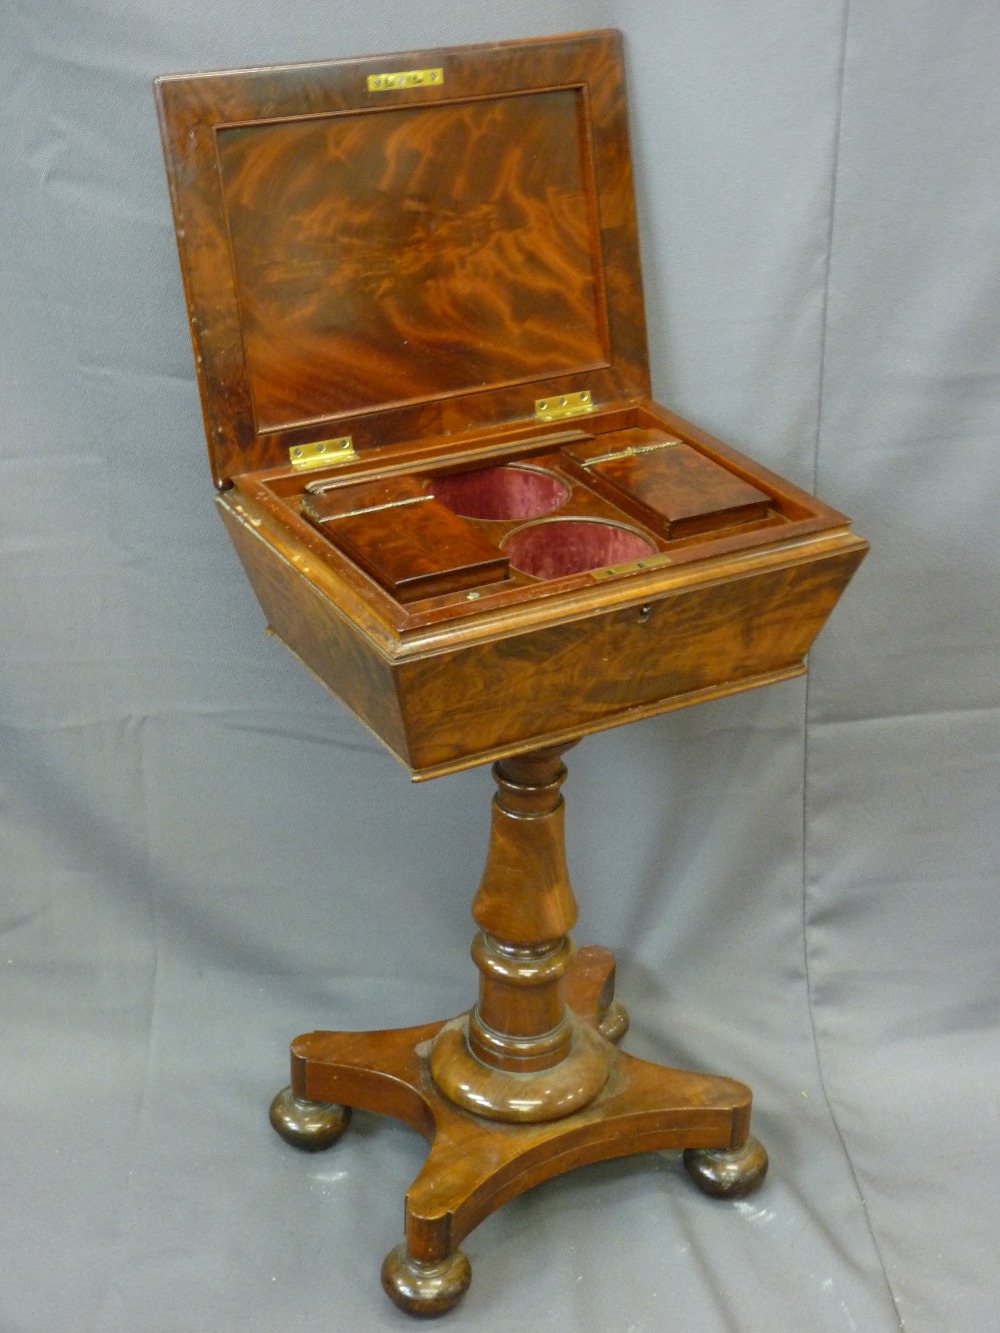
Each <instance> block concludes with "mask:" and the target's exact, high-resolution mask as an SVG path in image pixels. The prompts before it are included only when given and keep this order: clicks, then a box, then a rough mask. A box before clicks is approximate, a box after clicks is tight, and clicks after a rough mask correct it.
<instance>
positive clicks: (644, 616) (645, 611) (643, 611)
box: [637, 602, 653, 625]
mask: <svg viewBox="0 0 1000 1333" xmlns="http://www.w3.org/2000/svg"><path fill="white" fill-rule="evenodd" d="M652 614H653V607H652V604H651V603H650V602H646V603H645V604H644V605H642V606H640V607H639V615H638V617H637V619H638V621H639V624H640V625H645V623H646V621H647V620H648V619H649V617H650V616H651V615H652Z"/></svg>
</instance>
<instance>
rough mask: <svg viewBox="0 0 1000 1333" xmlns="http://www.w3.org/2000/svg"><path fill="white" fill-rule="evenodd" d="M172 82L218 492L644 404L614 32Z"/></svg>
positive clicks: (178, 172) (192, 304)
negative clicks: (489, 430) (337, 446)
mask: <svg viewBox="0 0 1000 1333" xmlns="http://www.w3.org/2000/svg"><path fill="white" fill-rule="evenodd" d="M391 59H392V60H393V61H401V62H402V66H403V67H404V68H408V67H413V68H422V67H423V66H421V65H418V64H414V62H417V61H427V60H432V61H433V63H434V64H435V65H437V66H440V67H442V68H443V71H444V73H443V80H442V82H441V83H440V84H438V85H435V86H434V87H421V88H408V89H398V90H397V89H392V90H389V91H384V92H372V91H370V90H369V89H368V88H367V82H366V81H367V77H368V76H369V75H371V74H378V73H381V72H383V71H384V69H385V60H386V57H385V56H373V57H364V58H360V59H354V60H338V61H327V62H321V63H317V64H307V65H294V66H293V65H288V66H280V67H273V68H264V69H256V70H243V71H234V72H228V73H227V72H220V73H208V74H196V75H174V76H167V77H164V78H161V79H158V80H157V81H156V96H157V102H158V108H159V116H160V124H161V129H162V133H163V140H164V149H165V153H166V159H167V174H168V178H169V180H170V187H171V200H172V203H173V209H174V221H175V225H176V230H177V239H178V247H179V251H180V258H181V268H182V271H183V274H184V286H185V294H186V297H187V303H188V313H189V318H190V325H191V335H192V340H193V343H194V349H195V361H196V366H197V371H198V382H199V387H200V389H201V397H202V407H203V410H204V415H205V426H206V432H207V435H208V445H209V454H210V456H211V459H212V465H213V473H214V476H215V479H216V484H217V485H219V486H225V485H226V484H228V482H229V481H231V480H232V478H233V477H235V476H238V475H240V474H241V473H248V472H255V471H260V470H263V469H267V468H273V467H279V466H282V465H284V464H286V463H287V461H288V450H289V448H290V447H292V446H295V445H301V444H306V443H310V442H311V441H315V440H318V439H324V438H329V437H331V436H340V435H352V436H353V439H354V446H355V449H357V450H358V451H359V452H360V451H365V450H369V449H377V448H381V447H383V446H386V445H393V444H398V443H400V442H402V441H406V440H419V439H422V438H430V437H433V436H436V435H443V434H455V433H457V432H461V431H466V430H469V429H473V428H477V427H481V426H491V425H496V424H498V423H504V422H520V421H523V420H525V419H526V418H528V419H530V417H531V415H532V413H533V410H534V402H535V400H536V399H538V398H542V397H544V396H551V395H555V394H562V393H568V392H574V391H577V390H580V389H587V390H589V391H590V392H591V394H592V395H593V401H594V402H596V403H615V402H628V401H636V400H639V399H645V398H647V397H648V396H649V370H648V361H647V351H646V327H645V315H644V310H643V299H642V282H641V276H640V267H639V248H638V231H637V225H636V216H635V202H634V196H633V189H632V166H631V158H630V154H629V147H628V123H627V111H626V105H625V88H624V83H623V78H622V64H621V40H620V37H619V35H618V34H617V33H614V32H610V31H608V32H597V33H580V34H576V35H574V36H569V37H561V38H541V39H537V40H535V41H531V42H514V43H503V42H501V43H496V44H490V45H488V46H482V47H466V48H450V49H443V50H440V51H431V52H428V51H422V52H419V53H415V52H410V53H405V52H404V53H400V54H397V55H395V56H393V57H391Z"/></svg>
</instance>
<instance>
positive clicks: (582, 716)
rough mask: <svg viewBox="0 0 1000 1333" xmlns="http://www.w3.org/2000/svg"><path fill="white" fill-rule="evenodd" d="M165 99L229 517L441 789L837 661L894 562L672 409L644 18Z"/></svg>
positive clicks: (409, 755) (306, 649)
mask: <svg viewBox="0 0 1000 1333" xmlns="http://www.w3.org/2000/svg"><path fill="white" fill-rule="evenodd" d="M157 97H158V105H159V112H160V120H161V127H162V131H163V137H164V143H165V148H166V157H167V166H168V174H169V177H170V184H171V193H172V198H173V206H174V215H175V222H176V227H177V236H178V244H179V249H180V255H181V264H182V269H183V273H184V281H185V290H186V294H187V302H188V310H189V315H190V323H191V331H192V338H193V342H194V350H195V358H196V364H197V370H198V380H199V384H200V388H201V395H202V404H203V408H204V415H205V426H206V431H207V434H208V442H209V453H210V457H211V461H212V468H213V472H214V477H215V482H216V485H217V487H218V490H219V493H218V496H217V501H218V504H219V507H220V510H221V513H222V517H223V519H224V521H225V524H226V527H227V529H228V531H229V534H230V536H231V538H232V540H233V543H234V545H235V546H236V549H237V551H238V553H239V555H240V558H241V560H242V562H243V565H244V567H245V569H246V572H247V574H248V576H249V578H250V580H251V582H252V584H253V587H254V589H255V591H256V593H257V596H258V598H259V600H260V603H261V606H262V607H263V609H264V613H265V615H266V617H267V620H268V622H269V624H270V625H271V627H272V628H273V629H274V631H275V632H276V633H277V634H278V635H279V636H280V637H281V638H282V639H283V640H284V642H285V643H286V644H287V645H288V646H289V647H290V648H291V649H292V650H293V651H294V652H295V653H296V654H298V656H299V657H300V658H301V659H302V660H303V661H304V662H305V663H306V664H307V665H308V666H309V667H310V668H311V669H312V670H313V671H314V672H315V673H316V675H318V676H319V678H320V679H321V680H322V681H323V682H324V683H325V684H326V685H328V686H329V688H330V689H331V690H333V692H334V693H335V694H337V695H339V697H340V698H341V699H343V700H344V702H345V703H347V704H348V706H349V707H350V708H352V709H353V710H354V712H355V713H356V714H357V715H358V716H359V717H360V718H361V720H362V721H363V722H364V723H365V724H366V725H367V726H368V727H369V728H370V729H371V730H372V731H373V732H374V733H375V734H376V735H377V736H379V737H380V738H381V739H382V740H383V741H384V742H385V743H386V745H388V746H389V748H390V749H391V750H393V751H394V752H395V753H396V754H397V755H398V756H399V758H400V759H401V760H402V761H403V762H404V763H406V764H407V765H408V766H409V767H410V768H411V769H412V770H413V772H414V775H415V776H417V777H430V776H434V775H436V774H439V773H444V772H449V771H452V770H456V769H461V768H465V767H469V766H471V765H473V764H478V763H481V762H483V761H484V760H487V759H491V758H495V757H498V756H502V755H505V754H511V753H515V752H517V751H519V750H524V749H527V748H537V747H538V746H539V745H544V744H547V743H550V742H551V743H558V742H561V741H565V740H568V739H571V738H574V737H577V736H582V735H584V734H586V733H588V732H592V731H597V730H600V729H602V728H604V727H609V726H613V725H617V724H619V723H622V722H627V721H630V720H633V719H635V718H640V717H644V716H648V715H651V714H654V713H657V712H661V711H664V710H667V709H671V708H677V707H681V706H684V705H686V704H690V703H696V702H699V701H701V700H705V699H710V698H713V697H717V696H720V695H724V694H728V693H732V692H734V691H737V690H743V689H749V688H752V687H754V686H758V685H763V684H767V683H769V682H771V681H776V680H782V679H785V678H787V677H790V676H794V675H796V674H799V673H801V672H802V671H803V670H804V669H805V667H804V657H805V654H806V651H807V650H808V648H809V645H810V644H811V642H812V640H813V638H814V637H815V635H816V634H817V632H818V631H819V629H820V627H821V626H822V624H823V622H824V621H825V619H826V617H827V615H828V614H829V612H830V610H831V609H832V607H833V605H834V603H835V602H836V600H837V598H838V597H839V595H840V593H841V591H842V590H843V588H844V586H845V584H846V583H847V581H848V579H849V578H850V576H851V574H852V573H853V571H854V569H855V568H856V567H857V565H858V563H859V562H860V560H861V558H862V556H863V555H864V552H865V550H866V545H865V543H864V542H863V541H862V540H861V539H860V538H858V537H856V536H854V535H853V534H852V533H851V531H850V529H849V525H848V522H847V520H846V519H845V518H844V517H843V516H842V515H840V514H838V513H836V512H835V511H833V510H832V509H829V508H828V507H827V506H825V505H823V504H821V503H820V502H819V501H817V500H815V499H813V498H812V497H811V496H809V495H806V494H804V493H803V492H802V491H800V490H798V489H797V488H796V487H794V486H792V485H791V484H790V483H788V482H786V481H783V480H782V479H781V478H779V477H777V476H775V475H774V474H772V473H770V472H768V471H767V470H766V469H764V468H762V467H760V466H758V465H757V464H755V463H753V462H751V461H750V460H749V459H747V458H745V457H743V456H742V455H740V454H739V453H737V452H736V451H734V450H733V449H730V448H729V447H727V446H726V445H724V444H722V443H720V442H719V441H718V440H715V439H713V438H711V437H710V436H708V435H706V434H705V433H704V432H703V431H701V430H699V429H698V428H697V427H695V426H693V425H691V424H689V423H687V422H685V421H682V420H680V419H679V418H678V417H676V416H675V415H673V414H672V413H670V412H668V411H666V410H665V409H664V408H662V407H660V406H658V405H657V404H656V403H654V402H653V401H652V400H651V394H650V385H649V374H648V366H647V351H646V332H645V320H644V314H643V303H642V283H641V274H640V265H639V250H638V241H637V232H636V218H635V205H634V199H633V190H632V173H631V163H630V157H629V144H628V130H627V123H626V108H625V89H624V80H623V71H622V60H621V48H620V39H619V37H618V35H617V34H616V33H613V32H598V33H588V34H582V35H579V36H572V37H561V38H553V39H544V40H539V41H532V42H518V43H510V44H504V45H495V46H482V47H466V48H456V49H451V50H436V51H424V52H416V53H412V52H411V53H408V54H403V55H397V56H391V57H384V56H383V57H373V58H371V59H358V60H345V61H333V62H329V63H322V64H314V65H300V66H287V67H278V68H270V69H256V70H249V71H240V72H234V73H220V74H205V75H196V76H183V77H177V78H165V79H161V80H159V81H158V82H157Z"/></svg>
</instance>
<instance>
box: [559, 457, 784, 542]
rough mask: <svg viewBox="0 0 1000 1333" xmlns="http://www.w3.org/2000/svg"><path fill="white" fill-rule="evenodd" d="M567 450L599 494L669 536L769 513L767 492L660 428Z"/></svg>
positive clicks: (692, 533)
mask: <svg viewBox="0 0 1000 1333" xmlns="http://www.w3.org/2000/svg"><path fill="white" fill-rule="evenodd" d="M563 453H564V454H565V455H566V457H567V458H568V459H570V460H571V461H573V462H578V463H579V464H580V465H581V467H582V468H583V469H584V470H585V475H586V476H587V480H588V481H589V483H590V485H592V486H593V487H595V489H596V490H597V491H598V493H599V494H602V495H605V496H607V497H608V498H610V499H611V500H613V501H614V502H615V503H616V504H618V505H620V506H621V507H622V509H623V510H624V512H625V513H627V514H631V515H632V516H633V517H634V518H638V519H640V520H641V521H642V522H644V523H647V524H648V525H649V526H650V527H651V528H652V530H653V531H654V532H659V533H662V535H663V536H665V537H691V536H695V535H699V534H701V533H706V532H713V531H717V530H719V529H721V528H728V527H733V526H735V525H736V524H740V523H752V522H754V521H756V520H759V519H763V518H766V517H767V516H768V514H769V513H770V512H771V498H770V496H769V495H767V494H766V493H765V492H764V491H762V490H760V489H759V488H758V487H756V486H751V485H750V484H749V483H748V482H746V481H743V480H742V478H740V477H737V476H734V475H733V473H732V472H729V471H727V469H726V468H724V467H720V465H719V464H718V463H715V462H713V461H712V460H711V459H709V458H706V457H705V455H704V454H702V453H699V452H698V450H696V449H694V448H692V446H691V445H689V444H684V443H683V442H682V441H680V440H678V439H677V438H676V437H674V436H670V435H667V434H666V433H664V432H661V431H655V430H627V431H614V432H612V433H611V434H609V435H602V436H600V437H599V438H598V439H596V440H594V441H591V442H589V443H587V444H578V445H571V446H569V447H567V448H566V449H564V450H563Z"/></svg>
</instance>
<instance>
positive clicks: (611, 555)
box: [503, 518, 656, 579]
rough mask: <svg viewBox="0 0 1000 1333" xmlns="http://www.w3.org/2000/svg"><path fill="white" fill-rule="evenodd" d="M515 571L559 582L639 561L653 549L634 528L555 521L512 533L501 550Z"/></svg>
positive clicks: (586, 521)
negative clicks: (612, 566) (627, 562)
mask: <svg viewBox="0 0 1000 1333" xmlns="http://www.w3.org/2000/svg"><path fill="white" fill-rule="evenodd" d="M503 550H504V554H505V555H506V556H507V558H508V559H509V561H510V563H511V565H512V566H513V568H514V569H518V570H520V571H521V573H522V574H530V575H532V577H533V578H536V579H559V578H564V577H565V576H566V575H567V574H582V573H584V572H585V571H586V570H588V569H601V568H603V567H604V566H605V565H620V564H624V563H625V562H626V561H629V560H641V559H642V557H643V556H644V555H649V553H650V552H651V551H655V550H656V546H655V545H654V543H653V542H651V541H650V540H649V538H648V537H644V536H643V535H642V533H640V532H636V531H635V530H634V529H633V528H625V527H622V526H621V525H620V524H618V523H603V522H601V521H600V520H598V519H585V518H555V519H549V521H548V522H546V523H532V524H531V526H530V527H526V528H519V529H518V530H517V532H512V533H511V535H510V536H509V537H508V539H507V541H506V542H504V546H503Z"/></svg>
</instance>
